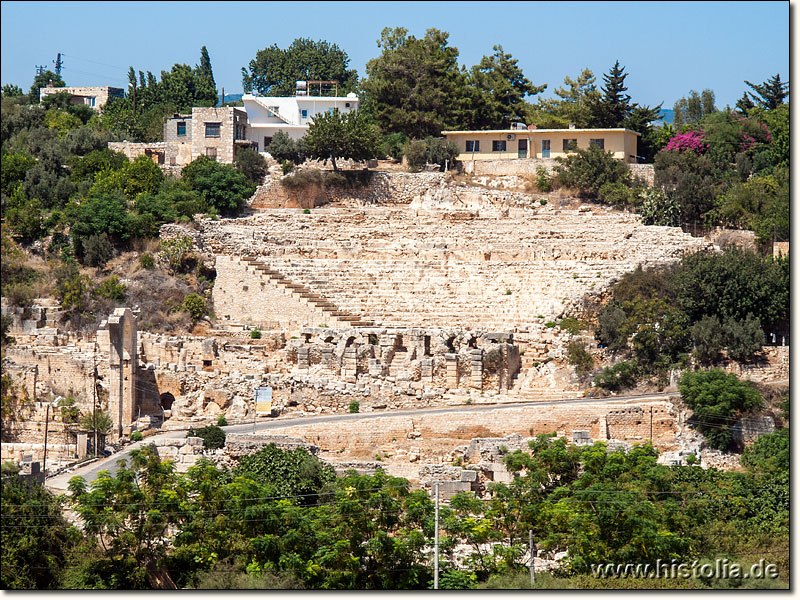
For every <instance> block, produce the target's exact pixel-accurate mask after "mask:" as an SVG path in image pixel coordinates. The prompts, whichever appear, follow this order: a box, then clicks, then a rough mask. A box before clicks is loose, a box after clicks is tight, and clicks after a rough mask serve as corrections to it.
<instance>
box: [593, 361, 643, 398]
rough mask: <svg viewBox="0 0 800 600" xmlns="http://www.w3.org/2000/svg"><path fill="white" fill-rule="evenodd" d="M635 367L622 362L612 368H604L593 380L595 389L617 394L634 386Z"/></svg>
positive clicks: (629, 363) (633, 364)
mask: <svg viewBox="0 0 800 600" xmlns="http://www.w3.org/2000/svg"><path fill="white" fill-rule="evenodd" d="M637 370H638V369H637V367H636V365H635V363H633V362H628V361H622V362H618V363H617V364H615V365H614V366H613V367H606V368H605V369H603V372H602V373H600V374H599V375H597V376H596V377H595V378H594V384H595V385H596V386H597V387H600V388H603V389H605V390H609V391H611V392H618V391H620V390H624V389H628V388H632V387H634V386H635V385H636V376H637Z"/></svg>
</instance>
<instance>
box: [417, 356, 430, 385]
mask: <svg viewBox="0 0 800 600" xmlns="http://www.w3.org/2000/svg"><path fill="white" fill-rule="evenodd" d="M419 364H420V378H421V379H422V381H425V382H427V383H433V359H432V358H423V359H422V360H421V361H420V363H419Z"/></svg>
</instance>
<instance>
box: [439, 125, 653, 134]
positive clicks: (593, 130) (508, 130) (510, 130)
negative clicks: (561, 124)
mask: <svg viewBox="0 0 800 600" xmlns="http://www.w3.org/2000/svg"><path fill="white" fill-rule="evenodd" d="M570 131H573V132H576V133H577V132H583V133H586V132H589V133H591V132H598V133H599V132H602V131H627V132H629V133H633V134H636V135H639V136H640V135H642V134H641V133H638V132H636V131H633V130H632V129H626V128H625V127H609V128H606V129H473V130H470V131H442V135H475V134H476V133H497V134H507V133H565V132H570Z"/></svg>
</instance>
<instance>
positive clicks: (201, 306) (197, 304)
mask: <svg viewBox="0 0 800 600" xmlns="http://www.w3.org/2000/svg"><path fill="white" fill-rule="evenodd" d="M182 308H183V310H185V311H186V312H187V313H189V315H190V316H191V317H192V320H194V321H199V320H200V318H201V317H202V316H203V315H204V314H205V313H206V301H205V300H203V297H202V296H200V295H198V294H194V293H192V294H189V295H188V296H186V297H185V298H184V299H183V305H182Z"/></svg>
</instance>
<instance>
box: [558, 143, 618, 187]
mask: <svg viewBox="0 0 800 600" xmlns="http://www.w3.org/2000/svg"><path fill="white" fill-rule="evenodd" d="M556 160H557V161H558V162H559V166H558V167H557V169H558V178H559V180H560V181H561V183H562V184H563V185H566V186H568V187H571V188H577V189H578V190H580V192H581V194H584V195H587V196H591V197H596V196H597V193H598V191H599V190H600V188H601V187H602V186H603V184H605V183H627V182H628V181H629V179H630V170H629V169H628V165H627V164H625V163H624V162H622V161H621V160H617V159H615V158H614V155H613V154H611V152H606V151H605V150H603V149H601V148H599V147H598V146H595V145H591V146H589V149H588V150H583V149H581V148H578V149H577V150H575V152H574V153H572V154H570V155H569V156H567V157H566V158H562V157H558V158H557V159H556Z"/></svg>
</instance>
